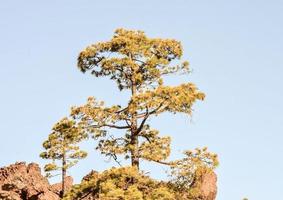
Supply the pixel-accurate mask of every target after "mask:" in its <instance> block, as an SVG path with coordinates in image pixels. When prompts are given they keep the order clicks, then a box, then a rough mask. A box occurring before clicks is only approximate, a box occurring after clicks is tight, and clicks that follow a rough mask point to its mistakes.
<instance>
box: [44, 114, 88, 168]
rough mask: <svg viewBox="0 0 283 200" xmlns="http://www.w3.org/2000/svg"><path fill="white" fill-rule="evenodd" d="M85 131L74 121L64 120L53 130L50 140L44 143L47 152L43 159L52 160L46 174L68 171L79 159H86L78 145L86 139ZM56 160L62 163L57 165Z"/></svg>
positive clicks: (46, 166) (47, 165)
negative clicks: (55, 171)
mask: <svg viewBox="0 0 283 200" xmlns="http://www.w3.org/2000/svg"><path fill="white" fill-rule="evenodd" d="M86 137H87V135H86V133H85V131H84V130H83V129H82V128H81V127H79V126H78V125H76V123H75V121H74V120H71V119H68V118H63V119H62V120H60V121H59V122H58V123H56V124H55V125H54V127H53V128H52V132H51V133H50V134H49V136H48V139H47V140H46V141H44V142H43V147H44V149H45V150H46V151H44V152H42V153H41V154H40V157H41V158H43V159H50V160H52V162H51V163H49V164H46V165H45V167H44V170H45V171H46V172H50V171H54V170H66V169H68V168H70V167H72V166H73V165H75V164H76V163H77V162H78V160H79V159H82V158H85V157H86V155H87V153H86V152H85V151H82V150H80V148H79V146H78V143H79V142H80V141H82V140H83V139H86ZM56 160H59V161H61V164H57V163H56Z"/></svg>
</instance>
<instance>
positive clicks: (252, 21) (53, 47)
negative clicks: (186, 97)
mask: <svg viewBox="0 0 283 200" xmlns="http://www.w3.org/2000/svg"><path fill="white" fill-rule="evenodd" d="M282 10H283V2H282V1H280V0H278V1H276V0H270V1H263V0H257V1H255V0H254V1H253V0H250V1H246V0H238V1H224V0H223V1H218V0H214V1H196V0H194V1H192V0H175V1H164V0H155V1H150V0H148V1H146V0H143V1H130V0H121V1H109V0H104V1H95V0H80V1H74V0H60V1H54V0H53V1H50V0H49V1H38V0H37V1H35V0H34V1H31V0H30V1H19V0H18V1H14V0H9V1H1V2H0V27H1V29H0V92H1V93H0V94H1V96H0V110H1V115H0V130H1V132H0V134H1V140H0V158H1V159H0V166H4V165H8V164H11V163H13V162H16V161H22V160H24V161H27V162H32V161H34V162H38V163H40V165H41V166H43V165H44V163H45V162H44V161H42V160H41V159H40V158H39V156H38V154H39V153H40V151H41V143H42V141H43V140H44V139H46V137H47V135H48V134H49V132H50V129H51V127H52V125H53V124H54V123H55V122H56V121H58V120H59V119H61V118H62V117H63V116H66V115H68V113H69V108H70V106H72V105H81V104H83V103H84V102H85V101H86V99H87V97H88V96H96V97H97V98H98V99H101V100H105V102H106V103H107V104H108V105H111V104H115V103H120V102H123V101H126V100H127V95H126V94H125V93H120V92H119V91H118V90H117V88H116V85H115V84H114V83H112V82H111V81H109V80H107V79H96V78H94V77H91V76H90V75H84V74H81V73H80V72H79V71H78V70H77V68H76V58H77V55H78V53H79V52H80V51H81V50H82V49H83V48H84V47H86V46H87V45H89V44H92V43H95V42H98V41H102V40H108V39H110V37H111V36H112V35H113V31H114V30H115V29H116V28H119V27H124V28H129V29H140V30H144V31H145V32H146V34H147V35H148V36H149V37H162V38H175V39H177V40H180V41H181V42H182V43H183V46H184V58H187V59H188V60H189V61H190V63H191V68H192V69H193V73H192V74H191V75H190V76H188V77H180V76H175V77H172V78H170V79H168V80H167V82H166V83H167V84H179V83H181V82H185V81H191V82H194V83H195V84H197V86H198V87H199V88H200V89H201V90H202V91H204V92H205V93H206V94H207V98H206V100H205V101H204V102H200V103H198V104H196V105H195V107H194V110H195V112H194V114H193V117H192V119H189V118H187V117H185V116H184V115H176V116H174V115H170V114H165V115H162V116H161V117H160V118H155V119H153V120H151V123H152V124H153V126H154V127H155V128H158V129H160V130H161V132H162V134H170V135H171V136H172V138H173V156H172V158H174V157H180V156H181V153H182V151H183V150H185V149H193V148H195V147H203V146H208V148H209V149H210V150H211V151H213V152H216V153H218V154H219V158H220V166H219V168H218V169H217V174H218V189H219V191H218V197H217V199H218V200H228V199H229V200H240V199H242V198H243V197H249V199H251V200H267V199H279V198H281V197H282V186H283V160H282V153H283V145H282V142H283V136H282V134H283V117H282V113H283V104H282V102H283V89H282V86H283V79H282V75H283V65H282V62H283V55H282V53H283V37H282V36H283V12H282ZM84 147H85V148H86V149H87V150H89V152H91V153H90V156H89V158H88V159H86V160H85V161H82V162H81V163H80V164H79V165H78V166H77V167H75V168H74V169H73V170H71V171H70V174H71V175H72V176H74V177H75V180H76V182H78V181H79V180H80V178H81V177H82V176H83V175H84V174H86V173H87V172H88V171H90V170H91V169H95V170H99V171H100V170H103V169H107V168H109V167H111V166H112V165H113V164H114V163H110V162H106V161H105V158H103V157H101V156H99V155H98V153H96V152H95V151H94V150H93V149H94V142H93V141H90V142H89V143H88V144H85V145H84ZM142 168H143V169H144V170H146V171H151V174H152V176H154V177H156V178H164V177H165V176H164V170H165V168H164V167H160V166H157V167H156V166H154V165H152V164H148V163H145V164H143V166H142Z"/></svg>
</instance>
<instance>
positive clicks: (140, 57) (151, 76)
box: [72, 29, 205, 168]
mask: <svg viewBox="0 0 283 200" xmlns="http://www.w3.org/2000/svg"><path fill="white" fill-rule="evenodd" d="M182 54H183V50H182V45H181V43H180V42H178V41H176V40H174V39H159V38H153V39H152V38H148V37H147V36H146V35H145V34H144V32H142V31H131V30H125V29H117V30H116V31H115V34H114V36H113V38H112V39H111V40H110V41H107V42H100V43H97V44H93V45H90V46H89V47H87V48H86V49H85V50H83V51H82V52H81V53H80V55H79V58H78V67H79V69H80V70H81V71H82V72H87V71H90V72H91V74H93V75H95V76H96V77H101V76H107V77H109V78H110V79H111V80H114V81H115V82H116V83H117V86H118V88H119V89H120V90H127V89H128V90H129V91H130V92H131V95H130V98H129V100H128V102H127V106H125V107H122V106H121V105H114V106H111V107H107V106H105V104H104V102H101V101H98V100H96V99H95V98H94V97H90V98H89V99H88V101H87V103H86V104H85V105H82V106H78V107H74V108H73V109H72V116H73V117H74V118H75V119H76V120H78V121H79V122H80V124H83V125H84V127H85V129H86V130H88V132H89V133H92V136H93V138H95V139H97V140H98V146H97V149H98V150H99V151H100V152H101V153H102V154H104V155H106V156H109V157H111V158H113V159H114V160H117V156H118V155H124V157H125V158H130V159H131V163H132V166H136V167H138V168H139V162H140V159H143V160H148V161H155V162H163V161H165V160H166V159H167V158H168V156H169V155H170V141H171V139H170V137H169V136H165V137H162V136H160V135H159V132H158V130H155V129H153V128H151V127H150V126H149V124H148V119H149V118H150V117H152V116H157V115H159V114H161V113H164V112H171V113H174V114H175V113H184V114H187V115H191V114H192V106H193V104H194V103H195V102H196V101H198V100H203V99H204V97H205V95H204V93H202V92H201V91H199V90H198V89H197V87H196V86H195V85H194V84H193V83H184V84H181V85H179V86H166V85H164V80H163V77H164V76H165V75H170V74H186V73H188V72H189V63H188V62H187V61H181V57H182ZM110 129H122V130H124V131H125V134H124V136H122V137H117V136H115V135H113V134H111V132H110V131H109V130H110Z"/></svg>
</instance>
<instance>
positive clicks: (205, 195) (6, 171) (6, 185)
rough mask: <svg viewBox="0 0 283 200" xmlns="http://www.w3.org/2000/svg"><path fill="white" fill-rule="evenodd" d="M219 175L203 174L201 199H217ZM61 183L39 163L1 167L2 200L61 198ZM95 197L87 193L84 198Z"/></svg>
mask: <svg viewBox="0 0 283 200" xmlns="http://www.w3.org/2000/svg"><path fill="white" fill-rule="evenodd" d="M94 176H95V177H96V176H98V172H96V171H91V172H90V173H89V174H88V175H86V176H85V177H84V178H83V180H84V181H88V179H91V178H92V177H94ZM216 181H217V177H216V174H215V173H214V172H210V173H207V174H203V176H201V178H200V179H199V181H198V184H196V185H195V186H193V187H198V191H200V195H199V196H198V197H197V199H199V200H215V199H216V193H217V186H216ZM72 184H73V179H72V177H67V179H66V190H69V189H70V188H71V187H72ZM60 191H61V184H60V183H57V184H53V185H50V184H49V182H48V180H47V178H46V177H44V176H42V174H41V170H40V168H39V166H38V164H35V163H30V164H28V165H27V164H26V163H25V162H18V163H15V164H12V165H10V166H8V167H3V168H0V200H60ZM90 199H93V198H92V197H91V195H87V194H86V195H85V196H84V198H82V200H90Z"/></svg>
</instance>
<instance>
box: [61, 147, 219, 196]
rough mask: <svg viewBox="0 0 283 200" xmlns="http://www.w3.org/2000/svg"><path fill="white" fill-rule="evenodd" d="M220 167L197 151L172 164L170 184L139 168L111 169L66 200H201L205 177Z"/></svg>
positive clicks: (80, 186)
mask: <svg viewBox="0 0 283 200" xmlns="http://www.w3.org/2000/svg"><path fill="white" fill-rule="evenodd" d="M217 163H218V161H217V158H216V156H215V155H214V154H210V153H208V152H206V149H202V150H200V149H196V150H195V151H194V152H192V153H186V157H185V158H183V159H181V160H177V161H175V162H174V163H172V169H173V170H172V173H171V180H169V181H167V182H165V181H157V180H154V179H152V178H150V177H149V176H146V175H144V174H143V173H142V172H140V171H139V170H138V169H137V168H136V167H120V168H111V169H109V170H106V171H104V172H102V173H97V172H96V173H92V174H91V175H89V176H88V177H87V178H86V179H84V180H83V181H82V183H81V184H78V185H75V186H73V188H72V189H71V190H70V191H69V192H68V193H67V194H66V195H65V197H64V198H63V199H64V200H79V199H81V198H82V197H86V196H87V197H88V198H92V199H96V200H180V199H182V200H198V198H199V197H200V183H201V177H202V175H203V174H206V173H209V172H211V170H213V169H214V168H215V166H216V165H217ZM187 165H188V166H187Z"/></svg>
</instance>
